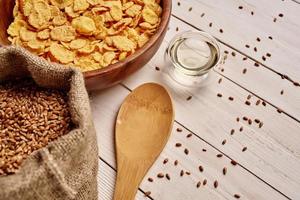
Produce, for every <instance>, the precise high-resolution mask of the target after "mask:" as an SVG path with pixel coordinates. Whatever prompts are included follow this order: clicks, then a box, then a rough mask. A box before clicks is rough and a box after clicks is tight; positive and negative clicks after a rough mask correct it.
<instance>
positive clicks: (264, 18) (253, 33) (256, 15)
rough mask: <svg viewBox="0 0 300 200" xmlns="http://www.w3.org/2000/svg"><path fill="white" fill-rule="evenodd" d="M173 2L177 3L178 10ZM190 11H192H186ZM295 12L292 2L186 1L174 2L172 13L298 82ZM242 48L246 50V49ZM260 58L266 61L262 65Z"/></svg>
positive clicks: (299, 55) (298, 22)
mask: <svg viewBox="0 0 300 200" xmlns="http://www.w3.org/2000/svg"><path fill="white" fill-rule="evenodd" d="M177 2H180V6H178V4H177ZM239 6H242V9H239ZM191 7H192V10H191V11H189V10H190V8H191ZM299 9H300V4H297V3H295V2H292V1H279V0H278V1H269V0H262V1H257V0H246V1H242V0H229V1H220V0H212V1H205V0H189V1H174V6H173V10H172V13H173V14H174V15H175V16H178V17H179V18H182V19H184V20H185V21H187V22H189V23H191V24H193V25H194V26H196V27H198V28H200V29H202V30H204V31H207V32H209V33H211V34H212V35H214V36H215V37H217V38H219V39H220V40H222V41H223V42H225V43H227V44H229V45H230V46H232V47H234V48H235V49H238V50H239V51H241V52H243V53H245V54H247V55H249V56H251V57H253V58H255V59H256V60H258V61H260V62H262V63H264V64H265V65H266V66H268V67H269V68H270V69H272V70H275V71H277V72H280V73H282V74H286V75H288V76H289V77H291V78H292V79H293V80H295V81H297V82H300V68H299V63H300V50H299V46H300V38H299V35H300V29H299V26H300V20H299V18H300V12H299ZM251 12H253V15H251ZM202 13H204V14H205V15H204V16H203V15H202ZM279 14H283V17H279ZM201 16H203V17H201ZM274 18H276V19H277V21H276V22H273V20H274ZM210 23H212V26H211V27H210V26H209V24H210ZM220 29H222V30H223V33H221V32H220ZM269 36H271V37H272V40H271V39H269V38H268V37H269ZM257 37H259V38H260V42H258V41H257ZM246 44H248V45H249V46H250V48H246V46H245V45H246ZM254 47H256V48H257V52H255V51H254ZM266 53H271V55H272V57H271V58H269V57H267V56H265V55H266ZM262 56H265V57H266V61H264V60H263V59H262Z"/></svg>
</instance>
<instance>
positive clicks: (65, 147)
mask: <svg viewBox="0 0 300 200" xmlns="http://www.w3.org/2000/svg"><path fill="white" fill-rule="evenodd" d="M15 77H31V78H32V79H33V80H34V81H35V83H36V84H37V85H39V86H41V87H46V88H54V89H64V90H66V91H67V92H68V104H69V109H70V113H71V118H72V122H73V124H74V125H75V128H74V129H73V130H71V131H70V132H69V133H67V134H66V135H64V136H62V137H60V138H58V139H57V140H55V141H53V142H50V143H49V144H48V145H47V146H46V147H44V148H42V149H40V150H38V151H36V152H34V153H33V154H31V155H30V156H29V157H28V158H27V159H26V160H24V162H23V163H22V165H21V167H20V169H19V171H18V172H17V173H16V174H13V175H8V176H2V177H0V200H69V199H70V200H71V199H74V200H96V199H98V193H97V172H98V149H97V143H96V141H97V140H96V133H95V128H94V124H93V120H92V117H91V109H90V104H89V98H88V94H87V91H86V88H85V85H84V79H83V76H82V73H81V72H80V71H78V70H77V69H75V68H69V67H64V66H62V65H59V64H54V63H50V62H47V61H46V60H44V59H42V58H39V57H38V56H35V55H33V54H31V53H29V52H28V51H26V50H24V49H22V48H18V47H12V46H8V47H1V48H0V83H1V82H3V81H5V80H10V79H12V78H15Z"/></svg>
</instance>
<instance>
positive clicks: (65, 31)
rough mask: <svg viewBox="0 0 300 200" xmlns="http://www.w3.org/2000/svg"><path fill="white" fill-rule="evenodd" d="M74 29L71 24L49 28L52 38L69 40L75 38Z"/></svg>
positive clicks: (63, 40)
mask: <svg viewBox="0 0 300 200" xmlns="http://www.w3.org/2000/svg"><path fill="white" fill-rule="evenodd" d="M75 35H76V33H75V30H74V28H73V27H72V26H68V25H63V26H58V27H55V28H53V29H52V30H51V32H50V36H51V39H52V40H57V41H62V42H70V41H72V40H74V39H75Z"/></svg>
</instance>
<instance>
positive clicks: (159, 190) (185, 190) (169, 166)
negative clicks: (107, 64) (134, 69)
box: [91, 76, 286, 200]
mask: <svg viewBox="0 0 300 200" xmlns="http://www.w3.org/2000/svg"><path fill="white" fill-rule="evenodd" d="M136 77H138V76H136ZM116 94H117V95H116ZM128 94H129V91H128V90H126V89H125V88H123V87H121V86H116V87H114V88H111V89H109V90H106V91H103V92H100V91H99V92H93V93H92V95H91V105H92V110H93V115H94V123H95V126H96V130H97V136H98V144H99V149H100V155H101V157H102V158H103V159H104V160H105V161H106V162H108V163H109V164H110V165H112V166H113V167H115V156H114V155H115V154H114V131H113V130H114V121H115V116H116V113H117V111H118V109H119V106H120V104H121V103H122V101H123V99H124V98H125V97H126V96H127V95H128ZM177 114H178V113H177ZM177 128H180V129H182V130H183V131H182V132H178V131H176V129H177ZM187 134H190V132H189V131H187V130H185V129H184V128H183V127H182V126H180V125H179V124H177V123H175V125H174V127H173V131H172V133H171V137H170V140H169V142H168V144H167V146H166V148H165V149H164V151H163V152H162V154H161V155H160V157H159V159H158V160H157V162H156V163H155V164H154V166H153V167H152V168H151V170H150V171H149V173H148V174H147V176H146V178H145V179H144V181H143V183H142V184H141V188H142V189H143V190H144V191H151V196H152V197H153V198H154V199H160V200H164V199H165V200H169V199H174V200H176V199H178V200H179V199H197V198H199V197H203V199H233V195H234V194H239V195H241V197H242V199H268V198H270V199H286V198H285V197H284V196H283V195H281V194H280V193H278V192H277V191H275V190H274V189H272V188H271V187H269V186H268V185H267V184H265V183H264V182H262V181H261V180H259V179H258V178H257V177H256V176H254V175H252V174H251V173H249V172H248V171H247V170H245V169H244V168H242V167H241V166H239V165H236V166H233V165H232V164H230V161H231V160H230V159H229V158H227V157H225V155H223V154H222V156H223V157H222V158H218V157H216V155H217V154H220V153H221V152H219V151H218V150H216V149H214V148H213V147H212V146H210V145H209V144H207V143H205V142H204V141H202V140H201V139H199V138H198V137H196V136H195V135H193V136H192V137H189V138H187V137H186V135H187ZM176 143H181V144H182V147H180V148H179V147H175V144H176ZM185 148H187V149H188V150H189V153H188V155H186V154H185V153H184V149H185ZM203 148H205V149H206V152H203V150H202V149H203ZM251 151H252V150H251ZM166 158H168V163H166V164H163V161H164V160H165V159H166ZM175 160H178V165H177V166H174V164H173V163H174V161H175ZM199 165H202V166H203V168H204V171H203V172H202V173H201V172H200V171H199V168H198V167H199ZM224 167H227V170H228V173H227V174H226V176H224V175H223V174H222V170H223V168H224ZM181 170H184V171H189V172H190V173H191V175H184V176H183V177H180V171H181ZM158 173H164V174H165V173H168V174H169V175H170V178H171V179H170V180H167V179H166V178H163V179H159V178H157V177H156V175H157V174H158ZM148 177H152V178H153V180H154V182H149V181H148V180H147V178H148ZM204 179H207V185H206V186H200V188H197V187H196V184H197V182H198V181H201V183H202V184H203V180H204ZM215 180H218V184H219V186H218V188H217V189H215V188H214V186H213V183H214V181H215Z"/></svg>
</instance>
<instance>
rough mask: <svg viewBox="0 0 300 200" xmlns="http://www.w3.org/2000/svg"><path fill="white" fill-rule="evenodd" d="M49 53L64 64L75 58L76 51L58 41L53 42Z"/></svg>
mask: <svg viewBox="0 0 300 200" xmlns="http://www.w3.org/2000/svg"><path fill="white" fill-rule="evenodd" d="M49 53H50V54H51V56H53V58H54V60H57V61H58V62H60V63H62V64H68V63H70V62H72V61H73V60H74V58H75V53H74V52H72V51H69V50H68V49H66V48H65V47H64V46H62V45H60V44H57V43H52V44H51V45H50V49H49Z"/></svg>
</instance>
